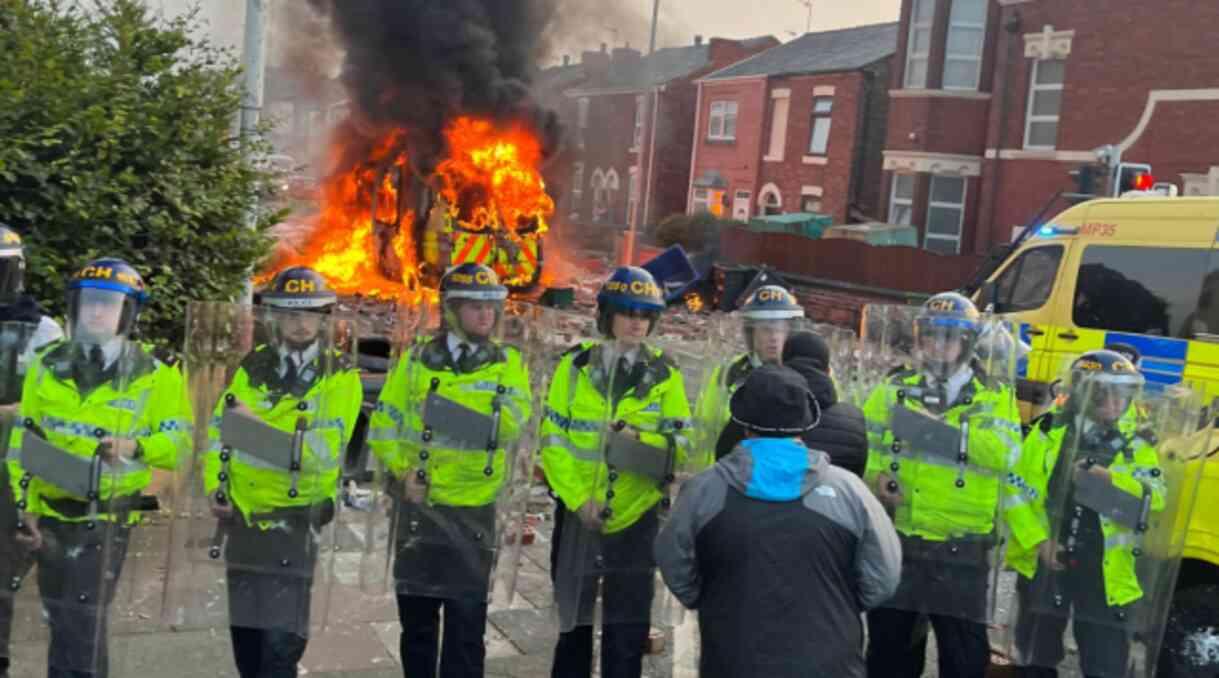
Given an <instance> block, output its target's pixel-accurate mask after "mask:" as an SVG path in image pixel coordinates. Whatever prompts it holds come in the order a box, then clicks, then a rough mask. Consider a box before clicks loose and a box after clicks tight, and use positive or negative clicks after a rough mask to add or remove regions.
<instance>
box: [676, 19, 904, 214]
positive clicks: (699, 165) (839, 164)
mask: <svg viewBox="0 0 1219 678" xmlns="http://www.w3.org/2000/svg"><path fill="white" fill-rule="evenodd" d="M896 47H897V24H893V23H889V24H877V25H871V26H860V27H856V28H849V29H844V30H837V31H827V32H823V33H809V34H807V35H804V36H803V37H801V38H798V39H796V40H793V41H791V42H789V43H786V44H784V45H780V46H778V47H774V48H772V49H770V50H767V51H765V52H763V53H761V54H758V55H757V56H754V57H752V58H750V59H746V60H745V61H742V62H740V63H738V64H734V65H732V66H730V67H728V68H725V69H723V70H720V71H717V72H715V73H712V74H710V75H708V76H707V77H705V78H702V79H701V80H699V81H698V87H699V98H698V100H699V108H698V116H697V122H696V128H695V139H694V159H693V171H692V172H691V176H690V185H689V197H688V202H687V208H688V210H689V211H690V212H691V213H693V212H695V211H699V210H707V211H711V212H713V213H717V214H723V215H724V216H729V215H730V216H732V217H733V218H735V219H738V220H748V219H749V218H750V217H752V216H755V215H759V214H777V213H790V212H817V213H822V214H826V215H829V216H831V217H832V218H833V220H834V221H835V223H845V222H847V221H849V220H851V219H856V220H858V219H870V218H876V217H878V216H879V215H880V211H881V207H882V199H881V192H880V187H879V185H878V184H877V182H876V181H875V178H876V177H877V176H878V174H877V173H878V172H879V171H880V165H881V157H882V156H881V151H882V150H883V148H884V140H885V126H886V124H887V119H888V111H887V106H888V82H889V68H890V62H891V60H892V57H893V54H894V50H895V49H896Z"/></svg>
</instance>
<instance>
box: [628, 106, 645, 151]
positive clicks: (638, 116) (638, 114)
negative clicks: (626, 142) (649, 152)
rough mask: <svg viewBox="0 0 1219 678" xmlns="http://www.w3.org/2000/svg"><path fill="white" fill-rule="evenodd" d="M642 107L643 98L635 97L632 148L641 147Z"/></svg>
mask: <svg viewBox="0 0 1219 678" xmlns="http://www.w3.org/2000/svg"><path fill="white" fill-rule="evenodd" d="M644 105H645V104H644V98H643V97H641V96H638V97H635V140H634V144H633V145H632V146H631V147H632V148H639V147H641V146H642V145H643V117H644V110H643V108H644Z"/></svg>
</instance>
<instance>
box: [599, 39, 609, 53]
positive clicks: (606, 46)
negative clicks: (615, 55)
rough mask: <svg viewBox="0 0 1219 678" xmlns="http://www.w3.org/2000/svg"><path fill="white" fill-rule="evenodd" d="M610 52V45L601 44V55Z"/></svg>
mask: <svg viewBox="0 0 1219 678" xmlns="http://www.w3.org/2000/svg"><path fill="white" fill-rule="evenodd" d="M608 51H609V45H608V44H607V43H604V42H603V43H601V53H602V54H605V53H606V52H608Z"/></svg>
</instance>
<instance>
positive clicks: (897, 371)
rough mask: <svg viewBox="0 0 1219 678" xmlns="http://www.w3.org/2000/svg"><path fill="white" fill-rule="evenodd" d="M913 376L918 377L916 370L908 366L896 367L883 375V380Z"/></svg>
mask: <svg viewBox="0 0 1219 678" xmlns="http://www.w3.org/2000/svg"><path fill="white" fill-rule="evenodd" d="M914 376H918V370H916V369H914V368H912V367H910V366H908V365H898V366H897V367H894V368H893V369H891V370H889V373H888V374H886V375H885V378H886V379H889V378H892V377H901V378H902V379H905V378H906V377H914Z"/></svg>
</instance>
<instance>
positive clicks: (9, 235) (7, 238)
mask: <svg viewBox="0 0 1219 678" xmlns="http://www.w3.org/2000/svg"><path fill="white" fill-rule="evenodd" d="M3 233H4V234H3V237H2V238H0V244H4V245H20V244H21V237H20V236H18V235H17V234H16V233H13V232H12V231H4V232H3Z"/></svg>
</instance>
